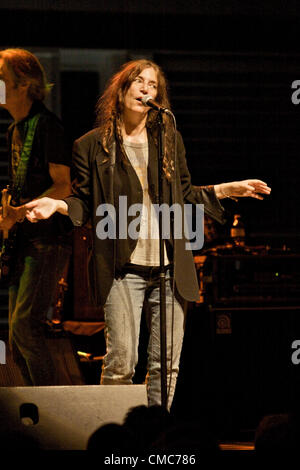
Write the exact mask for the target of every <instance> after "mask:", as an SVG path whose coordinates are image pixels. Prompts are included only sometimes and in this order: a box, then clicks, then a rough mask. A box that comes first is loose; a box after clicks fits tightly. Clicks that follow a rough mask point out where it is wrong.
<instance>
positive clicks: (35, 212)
mask: <svg viewBox="0 0 300 470" xmlns="http://www.w3.org/2000/svg"><path fill="white" fill-rule="evenodd" d="M57 204H58V201H57V200H56V199H52V198H50V197H42V198H41V199H35V200H34V201H31V202H28V203H27V204H25V205H24V207H25V209H26V217H27V219H28V220H29V222H38V221H39V220H41V219H48V218H49V217H51V215H52V214H54V212H56V210H57Z"/></svg>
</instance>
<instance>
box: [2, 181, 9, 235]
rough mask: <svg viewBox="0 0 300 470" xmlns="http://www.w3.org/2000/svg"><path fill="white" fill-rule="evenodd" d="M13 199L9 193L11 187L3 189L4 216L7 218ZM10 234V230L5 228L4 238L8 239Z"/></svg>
mask: <svg viewBox="0 0 300 470" xmlns="http://www.w3.org/2000/svg"><path fill="white" fill-rule="evenodd" d="M10 201H11V194H10V193H9V188H5V189H2V197H1V204H2V217H3V218H5V217H6V216H7V215H8V207H9V205H10ZM8 236H9V230H6V229H4V230H3V239H4V240H6V239H7V238H8Z"/></svg>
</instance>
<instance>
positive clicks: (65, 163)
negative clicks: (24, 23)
mask: <svg viewBox="0 0 300 470" xmlns="http://www.w3.org/2000/svg"><path fill="white" fill-rule="evenodd" d="M0 79H1V80H3V81H4V83H5V86H6V101H5V104H3V105H0V106H1V107H3V108H5V109H6V110H7V111H8V112H9V113H10V114H11V116H12V118H13V120H14V121H13V123H12V125H11V126H10V127H9V129H8V149H9V176H10V200H11V202H10V205H9V206H8V207H6V210H5V215H4V214H3V215H0V230H2V231H3V232H4V233H5V232H7V231H8V233H9V234H10V235H11V236H12V238H13V240H14V247H13V253H12V259H11V263H10V279H9V283H10V286H9V330H10V331H9V333H10V344H11V348H12V353H13V357H14V360H15V362H16V363H17V365H18V366H19V368H20V370H21V372H22V375H23V378H24V382H25V383H26V384H27V385H36V386H38V385H55V384H56V383H57V379H56V374H55V365H54V364H53V362H52V358H51V355H50V352H49V351H48V349H47V347H46V342H45V333H46V329H45V322H46V319H47V313H48V311H49V308H50V306H51V304H52V300H53V297H54V295H55V292H56V288H57V285H58V280H59V278H60V273H61V272H62V271H63V269H64V267H65V265H66V262H67V260H68V258H69V256H70V250H71V240H70V233H69V232H68V229H69V227H66V226H65V222H64V219H65V218H63V216H61V215H60V214H56V215H55V216H54V217H52V218H50V219H48V220H47V221H41V222H38V223H36V224H31V223H30V222H28V221H27V220H26V219H25V217H24V216H25V212H24V207H23V205H24V203H25V202H28V201H31V200H33V199H38V198H40V197H42V196H49V197H51V198H54V199H62V198H65V197H66V196H68V195H70V194H71V182H70V163H71V152H70V148H69V145H68V143H67V142H66V138H65V134H64V129H63V126H62V123H61V122H60V120H59V119H58V118H57V117H56V116H55V115H54V114H53V113H51V112H50V111H49V110H48V109H47V108H46V107H45V105H44V104H43V100H44V98H45V96H46V94H47V93H48V91H49V88H50V87H49V85H48V84H47V81H46V76H45V72H44V70H43V68H42V66H41V64H40V62H39V61H38V59H37V57H36V56H34V55H33V54H32V53H30V52H29V51H26V50H23V49H6V50H2V51H1V50H0ZM3 212H4V211H3ZM57 215H58V216H59V217H57Z"/></svg>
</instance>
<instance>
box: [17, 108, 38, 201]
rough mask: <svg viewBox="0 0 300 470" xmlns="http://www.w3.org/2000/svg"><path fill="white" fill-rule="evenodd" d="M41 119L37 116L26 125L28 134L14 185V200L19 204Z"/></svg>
mask: <svg viewBox="0 0 300 470" xmlns="http://www.w3.org/2000/svg"><path fill="white" fill-rule="evenodd" d="M39 118H40V114H36V115H35V116H33V117H32V118H31V119H29V120H28V121H26V123H25V132H26V137H25V142H24V144H23V148H22V152H21V156H20V162H19V165H18V169H17V172H16V176H15V178H14V181H13V184H12V198H13V200H14V201H15V202H19V199H20V197H21V192H22V189H23V186H24V182H25V178H26V174H27V169H28V162H29V158H30V154H31V149H32V144H33V139H34V134H35V130H36V126H37V123H38V120H39Z"/></svg>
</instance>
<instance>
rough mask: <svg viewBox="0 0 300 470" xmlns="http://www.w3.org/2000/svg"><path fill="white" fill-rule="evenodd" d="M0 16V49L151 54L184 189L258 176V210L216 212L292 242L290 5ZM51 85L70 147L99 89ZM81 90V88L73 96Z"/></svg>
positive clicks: (31, 9)
mask: <svg viewBox="0 0 300 470" xmlns="http://www.w3.org/2000/svg"><path fill="white" fill-rule="evenodd" d="M6 5H7V6H6ZM0 15H1V30H0V44H2V46H3V47H13V46H20V47H28V48H30V47H32V48H38V47H40V48H74V49H77V48H89V49H90V48H92V49H93V48H94V49H97V48H99V49H106V48H107V49H124V50H126V51H127V54H128V58H130V57H132V56H133V55H135V54H139V55H143V54H144V55H147V54H148V55H151V56H152V57H153V58H154V60H156V61H157V62H158V63H159V64H160V65H161V66H162V67H163V69H164V70H165V73H166V75H167V78H168V80H169V84H170V96H171V103H172V106H173V111H174V113H175V116H176V118H177V125H178V129H179V130H180V131H181V132H182V134H183V137H184V141H185V144H186V149H187V159H188V164H189V168H190V170H191V174H192V180H193V183H194V184H211V183H217V182H222V181H228V180H233V179H244V178H253V177H254V178H261V179H264V180H265V181H267V183H268V184H269V185H270V186H271V187H272V189H273V193H272V196H271V197H270V198H267V200H266V201H265V202H263V203H260V202H257V201H252V200H242V201H240V203H239V205H238V206H236V205H235V204H231V203H230V202H229V201H226V203H225V205H226V208H228V209H229V210H230V212H237V211H238V212H240V213H241V214H242V215H243V218H244V222H245V224H246V228H247V233H248V235H249V236H252V237H256V235H259V236H263V238H264V240H267V242H268V243H270V244H272V243H273V244H279V245H281V244H288V245H291V246H294V245H298V233H297V232H298V228H299V216H298V205H299V194H298V193H299V191H298V186H299V172H298V150H299V132H298V127H299V115H300V108H299V107H298V106H296V105H294V104H293V103H292V101H291V96H292V92H293V90H292V88H291V84H292V82H293V81H294V80H297V79H298V78H299V77H300V61H299V52H300V51H299V49H300V41H299V36H298V32H299V26H300V7H299V6H298V3H297V2H296V1H290V2H279V1H264V2H263V4H261V2H250V1H249V2H248V1H242V2H238V1H236V2H234V1H231V2H226V5H224V3H223V2H221V1H206V2H200V1H198V2H196V1H194V2H188V3H186V2H182V1H175V2H156V1H145V2H134V1H131V2H129V1H128V2H120V1H119V2H118V1H114V2H109V5H108V2H96V1H95V2H93V1H86V2H72V1H69V2H67V1H64V2H47V1H44V2H33V1H27V2H20V1H18V2H17V1H15V2H5V1H2V2H1V8H0ZM61 80H62V92H61V103H62V118H63V120H64V121H65V124H66V127H67V128H68V130H69V131H70V136H71V138H72V139H73V138H76V137H78V136H79V135H81V134H83V133H84V132H86V131H87V130H89V129H90V128H91V126H92V124H93V121H94V114H93V112H94V104H95V101H96V98H97V96H98V94H99V93H100V92H101V91H102V90H98V89H95V85H93V81H95V77H94V78H93V76H91V74H90V75H89V74H88V73H86V74H84V71H82V74H81V76H80V72H78V73H77V74H73V76H72V78H70V77H69V79H68V77H67V76H66V74H63V73H62V75H61ZM64 83H66V86H65V87H64ZM80 83H81V84H82V83H84V84H86V86H85V87H82V88H83V89H82V88H81V92H80V94H78V84H80ZM76 91H77V94H76V98H77V99H76V102H75V101H74V96H75V95H74V93H75V92H76ZM72 97H73V99H72Z"/></svg>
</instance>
